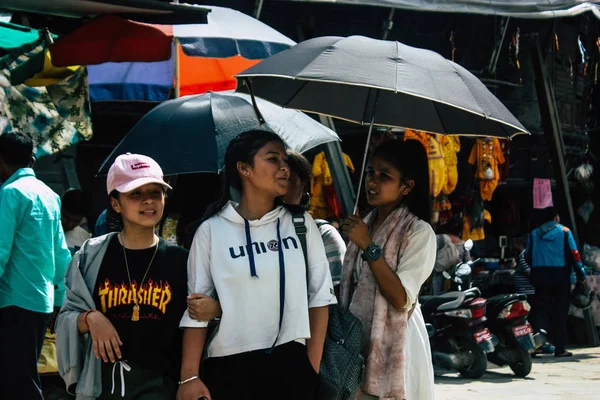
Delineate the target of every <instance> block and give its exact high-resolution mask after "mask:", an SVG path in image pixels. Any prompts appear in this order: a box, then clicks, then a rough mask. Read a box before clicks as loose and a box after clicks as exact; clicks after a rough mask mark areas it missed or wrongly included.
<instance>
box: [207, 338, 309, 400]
mask: <svg viewBox="0 0 600 400" xmlns="http://www.w3.org/2000/svg"><path fill="white" fill-rule="evenodd" d="M203 370H204V377H203V381H204V383H205V384H206V386H207V387H208V390H209V391H210V394H211V396H212V399H213V400H282V399H286V400H314V398H315V395H316V391H317V388H318V385H319V382H320V378H319V375H318V374H317V373H316V372H315V370H314V369H313V368H312V365H311V364H310V361H309V360H308V356H307V353H306V346H304V345H302V344H300V343H296V342H290V343H286V344H283V345H281V346H277V347H276V348H275V349H274V350H273V352H272V353H270V354H269V353H267V352H266V351H265V350H258V351H251V352H247V353H241V354H235V355H232V356H227V357H214V358H209V359H207V360H206V361H205V362H204V368H203Z"/></svg>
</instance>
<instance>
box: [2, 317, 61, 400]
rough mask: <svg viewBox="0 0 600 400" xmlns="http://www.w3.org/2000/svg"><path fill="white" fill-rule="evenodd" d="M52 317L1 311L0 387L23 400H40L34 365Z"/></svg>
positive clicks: (39, 384) (38, 378) (37, 377)
mask: <svg viewBox="0 0 600 400" xmlns="http://www.w3.org/2000/svg"><path fill="white" fill-rule="evenodd" d="M50 315H51V314H44V313H38V312H34V311H29V310H25V309H23V308H20V307H15V306H9V307H3V308H0V388H2V389H1V390H2V393H6V394H8V393H13V394H14V395H15V396H17V397H15V398H19V399H23V400H43V396H42V387H41V383H40V377H39V375H38V372H37V362H38V359H39V358H40V352H41V351H42V345H43V344H44V334H45V333H46V328H47V326H48V322H49V321H50Z"/></svg>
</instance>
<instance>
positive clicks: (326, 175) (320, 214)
mask: <svg viewBox="0 0 600 400" xmlns="http://www.w3.org/2000/svg"><path fill="white" fill-rule="evenodd" d="M343 155H344V163H345V164H346V167H348V169H349V170H350V172H351V173H354V164H353V163H352V159H351V158H350V156H348V154H346V153H343ZM312 175H313V177H312V185H311V191H310V202H309V207H308V212H309V213H310V215H311V216H312V217H313V218H314V219H327V218H330V217H336V218H341V217H342V206H341V204H340V201H339V199H338V197H337V193H336V192H335V187H334V185H333V177H332V176H331V170H330V169H329V164H327V158H326V157H325V152H323V151H322V152H320V153H319V154H317V155H316V156H315V159H314V161H313V165H312Z"/></svg>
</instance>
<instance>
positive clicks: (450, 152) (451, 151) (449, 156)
mask: <svg viewBox="0 0 600 400" xmlns="http://www.w3.org/2000/svg"><path fill="white" fill-rule="evenodd" d="M446 139H447V140H446V141H445V142H444V147H443V149H444V162H445V163H446V184H445V185H444V187H443V188H442V193H444V194H446V195H448V194H451V193H452V192H454V189H456V185H457V184H458V157H457V156H456V154H457V153H458V152H459V151H460V138H459V137H458V136H447V137H446Z"/></svg>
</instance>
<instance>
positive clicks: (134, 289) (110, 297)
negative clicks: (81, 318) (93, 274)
mask: <svg viewBox="0 0 600 400" xmlns="http://www.w3.org/2000/svg"><path fill="white" fill-rule="evenodd" d="M98 297H99V298H100V305H101V307H102V312H103V313H106V311H108V310H110V309H111V308H114V307H118V306H124V305H132V306H133V305H134V304H135V303H136V302H135V301H134V299H136V300H137V304H138V305H140V306H142V305H145V306H151V307H154V308H156V309H158V310H160V311H161V312H162V313H163V315H164V314H166V312H167V304H169V303H170V302H171V298H172V297H173V292H172V290H171V286H170V285H169V283H168V282H165V283H164V284H163V282H162V281H161V282H160V283H157V282H153V281H152V280H148V282H147V283H145V284H144V285H143V286H142V287H141V288H140V287H138V285H137V282H135V281H133V283H132V284H131V286H130V285H129V284H126V283H121V284H111V282H110V281H109V280H108V279H107V280H106V281H104V283H103V284H100V285H99V286H98Z"/></svg>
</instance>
